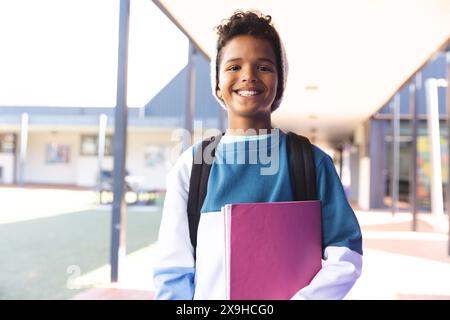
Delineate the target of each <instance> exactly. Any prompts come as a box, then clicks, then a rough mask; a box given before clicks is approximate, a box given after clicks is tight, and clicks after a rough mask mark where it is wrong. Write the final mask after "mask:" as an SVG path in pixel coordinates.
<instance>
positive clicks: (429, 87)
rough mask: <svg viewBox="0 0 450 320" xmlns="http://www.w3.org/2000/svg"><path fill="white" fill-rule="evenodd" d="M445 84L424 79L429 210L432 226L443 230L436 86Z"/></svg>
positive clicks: (443, 80)
mask: <svg viewBox="0 0 450 320" xmlns="http://www.w3.org/2000/svg"><path fill="white" fill-rule="evenodd" d="M446 85H447V81H446V80H445V79H434V78H430V79H427V80H426V81H425V90H426V99H427V121H428V140H429V142H430V168H431V210H432V213H433V216H434V218H435V219H434V221H435V225H434V228H435V230H436V231H443V230H442V225H443V224H442V222H443V219H444V199H443V195H442V193H443V188H442V164H441V143H440V140H441V135H440V132H439V100H438V88H439V87H445V86H446Z"/></svg>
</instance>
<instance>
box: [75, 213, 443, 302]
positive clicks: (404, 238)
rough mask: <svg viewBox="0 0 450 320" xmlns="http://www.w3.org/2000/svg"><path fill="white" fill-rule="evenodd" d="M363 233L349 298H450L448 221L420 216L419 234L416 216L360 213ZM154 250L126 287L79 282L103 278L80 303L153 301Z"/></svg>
mask: <svg viewBox="0 0 450 320" xmlns="http://www.w3.org/2000/svg"><path fill="white" fill-rule="evenodd" d="M357 216H358V220H359V222H360V224H361V227H362V230H363V238H364V267H363V273H362V275H361V278H360V279H359V280H358V282H357V283H356V284H355V286H354V288H353V289H352V291H351V292H350V293H349V295H348V296H347V297H346V299H375V300H376V299H394V300H396V299H450V256H449V255H448V254H447V253H448V236H447V233H446V232H447V231H446V230H445V229H448V220H446V221H442V224H441V229H442V230H441V231H439V232H436V231H434V228H433V219H432V216H430V215H429V214H419V220H418V230H419V232H412V231H410V230H411V220H412V219H411V215H410V214H407V213H398V214H396V215H395V216H392V214H391V213H390V212H373V211H372V212H362V211H357ZM153 257H154V246H150V247H148V248H145V249H142V250H140V251H138V252H137V253H135V254H133V255H129V256H128V257H127V259H126V263H125V265H126V266H125V267H124V268H123V270H124V273H123V274H122V277H121V279H122V280H121V282H120V283H119V284H116V285H114V286H111V285H109V284H108V277H109V267H107V266H105V267H104V268H103V269H101V270H100V269H99V270H96V271H94V272H92V273H91V274H88V275H85V276H83V277H81V278H80V279H78V281H79V285H83V281H84V282H85V284H86V283H93V282H94V281H95V279H97V281H98V279H102V280H101V281H100V283H99V285H98V286H97V288H96V289H90V290H87V291H85V292H83V293H81V294H79V295H78V296H76V297H74V299H152V296H153V290H154V287H153V283H152V280H151V279H152V271H151V270H152V264H153V261H152V259H153Z"/></svg>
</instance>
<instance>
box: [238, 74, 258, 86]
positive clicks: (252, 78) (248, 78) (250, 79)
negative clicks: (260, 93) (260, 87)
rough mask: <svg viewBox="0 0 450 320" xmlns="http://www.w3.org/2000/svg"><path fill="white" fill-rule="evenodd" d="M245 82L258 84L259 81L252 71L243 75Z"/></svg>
mask: <svg viewBox="0 0 450 320" xmlns="http://www.w3.org/2000/svg"><path fill="white" fill-rule="evenodd" d="M241 80H242V81H243V82H251V83H253V82H256V81H257V80H258V79H257V78H256V76H255V74H254V73H253V72H251V71H249V72H246V73H244V74H243V75H242V79H241Z"/></svg>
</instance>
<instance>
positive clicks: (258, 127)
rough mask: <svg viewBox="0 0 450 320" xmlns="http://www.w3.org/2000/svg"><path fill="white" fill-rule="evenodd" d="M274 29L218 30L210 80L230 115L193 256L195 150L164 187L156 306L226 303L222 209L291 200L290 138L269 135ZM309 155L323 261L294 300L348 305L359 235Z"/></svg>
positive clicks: (231, 25) (254, 22) (266, 24)
mask: <svg viewBox="0 0 450 320" xmlns="http://www.w3.org/2000/svg"><path fill="white" fill-rule="evenodd" d="M270 21H271V17H270V16H264V15H262V14H260V13H256V12H245V13H244V12H239V11H238V12H236V13H235V14H234V15H233V16H232V17H231V18H230V19H229V20H228V21H227V22H226V23H224V24H222V25H220V26H219V27H218V28H217V30H218V34H219V39H218V42H217V57H216V59H213V60H212V68H211V71H212V78H211V80H212V82H213V86H212V88H213V93H214V95H215V96H216V97H217V98H218V100H219V102H220V104H221V105H222V106H224V107H225V108H226V110H227V112H228V125H229V128H228V129H227V131H226V133H225V135H224V136H223V137H222V139H221V140H220V142H219V145H218V146H217V149H216V153H215V158H214V162H213V164H212V167H211V172H210V175H209V178H208V184H207V190H208V191H207V194H206V198H205V201H204V203H203V206H202V209H201V216H200V222H199V226H198V235H197V247H196V250H195V255H194V249H193V246H192V245H191V242H190V237H189V228H188V218H187V213H186V210H187V209H186V206H187V199H188V193H189V180H190V171H191V167H192V162H193V156H194V148H196V147H197V146H194V147H191V148H189V149H188V150H186V151H185V152H184V153H183V154H182V155H181V156H180V159H179V160H178V161H177V163H176V164H175V166H174V167H173V169H172V170H171V172H170V173H169V175H168V177H167V194H166V199H165V203H164V209H163V218H162V221H161V227H160V234H159V244H158V245H159V250H160V257H159V260H158V264H157V265H156V267H155V270H154V280H155V286H156V293H155V298H156V299H225V282H224V281H225V280H224V279H225V274H224V260H223V259H224V258H223V250H222V248H223V247H224V242H223V241H224V240H223V239H224V233H223V232H224V231H223V216H222V215H221V214H220V210H221V207H222V206H224V205H225V204H229V203H245V202H275V201H292V200H294V196H293V190H292V186H291V179H292V178H291V177H290V176H289V172H288V166H289V165H288V156H287V151H286V134H285V133H283V132H282V131H280V130H278V129H274V130H272V127H271V113H272V112H273V111H274V110H275V109H276V108H277V107H278V106H279V104H280V102H281V98H282V95H283V90H284V88H285V82H286V77H287V61H286V58H285V55H284V50H283V46H282V44H281V42H280V38H279V36H278V33H277V31H276V30H275V28H274V27H273V26H272V25H271V23H270ZM268 132H269V133H268ZM252 133H253V134H252ZM255 142H256V143H255ZM313 153H314V163H315V168H316V181H317V193H318V198H319V200H320V201H321V209H322V232H323V235H322V242H323V243H322V245H323V258H324V260H323V263H322V269H321V270H320V271H319V272H318V273H317V275H316V276H315V277H314V279H313V280H312V281H311V283H310V284H309V285H308V286H306V287H305V288H302V289H300V288H299V291H298V292H297V293H296V294H295V295H294V296H293V297H292V299H342V298H343V297H344V296H345V295H346V294H347V292H348V291H349V290H350V289H351V287H352V286H353V284H354V282H355V281H356V279H357V278H358V277H359V275H360V272H361V267H362V237H361V231H360V228H359V225H358V222H357V220H356V217H355V215H354V213H353V210H352V209H351V207H350V206H349V204H348V202H347V199H346V197H345V194H344V191H343V188H342V184H341V182H340V180H339V177H338V176H337V174H336V170H335V169H334V165H333V163H332V160H331V158H330V157H329V156H327V155H326V154H325V153H324V152H323V151H322V150H320V149H319V148H317V147H315V146H313ZM261 154H270V157H271V159H272V160H274V159H275V160H276V161H277V165H276V166H275V167H276V170H275V171H273V170H272V172H270V173H269V174H264V173H263V172H264V169H267V167H266V166H265V165H266V164H267V163H266V162H263V161H260V160H261V159H260V158H259V157H258V156H260V155H261ZM274 155H276V157H275V156H274ZM236 159H240V160H242V159H244V161H239V160H236ZM245 159H256V160H257V161H246V162H245ZM243 162H245V163H243ZM249 162H250V163H249ZM268 276H270V275H268Z"/></svg>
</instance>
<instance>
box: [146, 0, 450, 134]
mask: <svg viewBox="0 0 450 320" xmlns="http://www.w3.org/2000/svg"><path fill="white" fill-rule="evenodd" d="M153 2H154V3H155V4H156V5H157V6H159V8H160V9H162V11H163V12H164V13H165V14H166V15H167V16H169V18H171V19H172V21H174V22H175V23H176V24H177V25H178V26H179V27H180V28H181V29H182V30H183V32H184V33H185V34H186V35H187V36H188V37H189V38H190V39H191V40H193V41H194V43H195V44H196V45H197V46H198V48H199V49H200V50H201V51H203V52H204V53H205V54H206V55H207V56H209V57H210V56H212V54H211V53H212V52H213V51H212V50H214V46H215V39H216V35H215V33H214V30H213V28H214V27H215V26H216V25H218V24H219V23H220V22H221V21H222V20H223V19H224V18H227V17H229V16H230V15H231V14H232V13H233V12H234V11H235V10H236V9H242V10H247V9H257V10H260V11H261V12H263V13H264V14H269V15H271V16H272V18H273V22H274V24H275V26H276V27H277V29H278V31H279V33H280V36H281V38H282V40H283V42H284V45H285V47H286V51H287V55H288V60H289V78H288V84H287V89H286V92H285V99H284V102H283V104H282V106H281V107H280V109H279V110H277V111H276V112H275V113H274V116H273V120H274V123H275V124H276V125H278V126H280V127H285V128H288V129H291V130H295V131H297V132H298V133H301V134H306V135H309V136H310V135H311V130H314V129H315V130H316V132H317V133H316V139H317V140H319V141H320V140H321V141H324V142H333V141H337V140H339V139H342V138H344V137H345V136H348V135H349V134H351V132H352V131H353V130H354V129H355V128H356V127H357V125H358V124H361V123H362V122H364V121H365V120H367V119H368V118H369V117H370V116H371V115H372V114H373V113H374V112H376V111H377V110H378V109H379V108H380V107H382V106H383V105H384V104H385V103H386V102H387V101H388V100H389V99H390V98H391V97H392V95H393V94H394V93H395V92H396V91H397V90H398V89H399V88H400V87H401V86H402V85H403V84H404V83H405V81H407V80H408V79H409V78H410V77H411V76H412V75H413V74H414V73H415V72H416V71H417V70H418V69H419V68H420V67H421V66H422V65H424V63H426V61H427V60H429V59H430V58H431V57H432V56H433V55H434V54H435V53H436V52H437V51H438V50H439V49H442V48H443V47H444V46H447V45H448V43H449V39H450V1H449V0H395V1H392V0H377V1H374V0H341V1H335V0H296V1H292V0H277V1H270V0H258V1H256V0H247V1H243V0H227V1H211V0H190V1H185V0H158V1H157V0H153ZM311 88H316V89H315V90H311Z"/></svg>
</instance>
